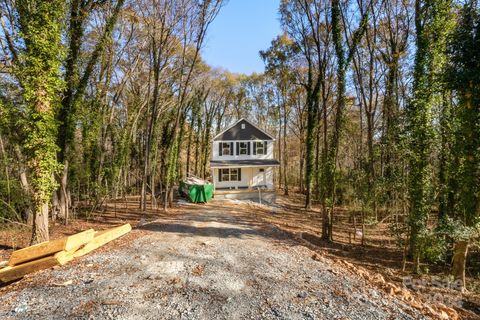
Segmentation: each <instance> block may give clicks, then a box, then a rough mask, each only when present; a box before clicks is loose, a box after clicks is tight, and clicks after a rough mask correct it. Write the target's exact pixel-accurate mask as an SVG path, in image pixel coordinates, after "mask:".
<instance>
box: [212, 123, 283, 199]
mask: <svg viewBox="0 0 480 320" xmlns="http://www.w3.org/2000/svg"><path fill="white" fill-rule="evenodd" d="M274 141H275V138H274V137H273V136H272V135H270V134H268V133H267V132H265V131H263V130H261V129H260V128H258V127H257V126H255V125H253V124H252V123H251V122H250V121H248V120H246V119H240V120H239V121H237V122H236V123H234V124H233V125H232V126H230V127H228V128H227V129H226V130H224V131H222V132H221V133H219V134H218V135H217V136H215V137H214V138H213V146H212V159H211V160H210V169H211V171H212V178H213V179H212V180H213V184H214V188H215V193H214V194H215V195H214V197H215V198H233V199H251V200H257V199H258V197H259V194H260V195H261V198H262V199H264V200H265V201H269V202H271V201H274V199H275V196H274V193H275V185H274V179H273V176H274V168H275V167H278V166H279V165H280V163H279V162H278V161H277V160H275V159H274V158H273V147H274V145H273V144H274ZM259 189H260V190H259ZM269 195H270V196H269ZM272 196H273V197H272Z"/></svg>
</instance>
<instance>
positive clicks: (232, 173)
mask: <svg viewBox="0 0 480 320" xmlns="http://www.w3.org/2000/svg"><path fill="white" fill-rule="evenodd" d="M230 181H238V169H233V168H232V169H230Z"/></svg>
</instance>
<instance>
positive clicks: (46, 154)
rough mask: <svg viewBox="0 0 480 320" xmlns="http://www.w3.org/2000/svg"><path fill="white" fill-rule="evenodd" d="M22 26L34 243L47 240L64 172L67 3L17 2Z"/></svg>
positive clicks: (58, 0)
mask: <svg viewBox="0 0 480 320" xmlns="http://www.w3.org/2000/svg"><path fill="white" fill-rule="evenodd" d="M16 5H17V10H18V26H19V29H20V34H21V36H22V37H23V41H24V43H25V48H24V50H22V52H21V55H20V62H19V65H18V66H17V74H18V78H19V80H20V83H21V85H22V87H23V90H24V91H23V98H24V100H25V104H26V107H27V109H28V113H27V114H28V121H29V123H28V125H27V124H26V128H25V129H26V133H27V135H26V138H25V141H24V146H25V149H26V151H27V157H28V159H27V164H28V167H29V169H30V172H31V179H30V182H31V187H32V194H33V201H34V219H33V232H32V239H31V242H32V244H34V243H38V242H42V241H47V240H48V239H49V233H48V212H49V203H50V199H51V196H52V192H53V191H54V190H55V188H56V186H57V184H56V182H55V179H54V174H55V173H56V172H57V171H58V169H59V164H58V162H57V159H56V154H57V151H58V147H57V145H56V138H57V122H56V120H55V113H56V110H57V108H58V106H59V102H60V101H59V92H60V90H61V88H62V86H63V81H62V80H61V77H60V66H61V61H62V60H61V58H62V46H61V43H60V37H61V22H62V19H63V17H64V14H65V12H64V11H65V2H64V1H62V0H52V1H41V0H39V1H31V0H18V1H17V2H16Z"/></svg>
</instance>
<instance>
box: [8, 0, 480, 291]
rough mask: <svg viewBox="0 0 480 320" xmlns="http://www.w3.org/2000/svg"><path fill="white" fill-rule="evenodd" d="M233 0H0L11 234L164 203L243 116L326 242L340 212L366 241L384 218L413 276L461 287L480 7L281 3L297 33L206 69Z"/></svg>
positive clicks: (471, 210) (475, 218)
mask: <svg viewBox="0 0 480 320" xmlns="http://www.w3.org/2000/svg"><path fill="white" fill-rule="evenodd" d="M222 4H223V2H222V1H221V0H216V1H197V0H185V1H153V0H141V1H123V0H111V1H79V0H70V1H57V0H52V1H33V0H16V1H13V0H3V1H0V15H1V16H0V18H1V20H2V24H1V26H0V27H1V28H0V44H1V46H0V69H1V71H2V76H1V77H0V220H1V221H0V223H1V224H2V225H7V224H9V223H21V224H26V225H28V226H29V227H31V228H32V230H33V232H32V242H39V241H44V240H46V239H48V236H49V235H48V227H49V221H50V222H55V221H60V222H62V223H64V224H68V223H69V219H70V215H71V214H70V212H71V211H73V210H78V211H82V210H84V211H85V212H95V210H96V209H98V208H99V207H101V206H102V204H103V203H104V202H105V201H106V200H110V199H121V198H125V197H126V196H128V195H134V196H139V197H138V198H139V203H138V206H139V208H140V210H139V212H142V213H144V212H147V211H148V210H159V209H160V208H163V209H164V210H168V209H169V207H171V206H172V200H173V196H174V190H176V187H177V186H178V183H179V181H180V180H181V179H182V178H184V177H186V176H188V175H195V176H198V177H201V178H206V179H209V178H211V177H210V172H209V166H208V160H209V158H210V154H211V145H210V142H211V139H212V138H213V136H215V135H216V134H217V133H219V132H220V131H221V130H222V129H223V128H224V127H226V126H227V125H229V124H230V123H232V122H233V121H235V120H237V119H239V118H242V117H245V118H249V119H250V120H252V121H253V122H255V123H257V124H258V125H259V126H260V127H261V128H262V129H265V130H266V131H268V132H271V133H272V134H274V135H275V137H276V138H277V139H276V141H275V157H276V158H278V159H280V160H281V166H280V168H279V169H278V171H277V172H276V173H275V174H276V179H275V180H276V182H277V185H278V187H279V188H280V189H283V192H284V193H285V194H286V195H288V194H289V195H292V194H295V193H301V194H304V195H305V199H306V200H305V204H304V206H305V209H306V210H310V209H312V208H313V207H315V206H317V208H320V209H321V214H319V216H318V217H315V219H318V221H320V220H321V222H322V233H323V234H322V237H323V239H324V240H325V241H329V242H332V241H337V239H336V238H335V236H334V235H335V234H334V231H335V230H334V229H335V223H336V222H337V221H338V219H337V218H338V216H336V214H338V212H339V211H340V210H339V208H340V207H341V209H342V210H345V211H350V212H352V219H353V224H355V228H358V229H356V230H355V232H357V231H359V230H361V232H360V233H361V236H360V237H361V239H360V240H361V244H362V245H366V244H368V241H369V235H368V234H367V233H366V232H367V231H366V230H367V229H368V228H367V226H371V225H376V224H381V223H387V224H389V226H390V229H391V230H392V235H394V236H395V237H396V239H397V240H398V245H399V247H400V249H401V250H402V251H403V252H404V258H405V264H404V267H405V268H407V267H408V268H409V269H410V271H412V272H417V273H420V272H424V271H426V270H427V269H428V265H427V264H434V263H435V264H439V265H443V267H444V268H445V267H447V266H449V265H450V264H451V261H452V259H453V265H452V273H453V275H454V277H455V278H456V279H460V280H461V281H462V283H463V284H465V271H466V268H468V265H469V264H468V263H469V258H468V257H469V256H468V254H469V250H470V248H474V245H475V244H478V241H479V239H480V53H479V52H480V51H479V50H478V48H479V47H480V6H479V4H478V1H476V0H468V1H466V2H458V1H453V0H438V1H433V0H429V1H403V0H391V1H367V0H361V1H336V0H331V1H329V0H282V1H281V5H280V8H279V14H280V21H281V24H282V30H283V33H282V34H281V35H278V36H277V37H275V38H274V39H273V40H272V42H271V45H270V47H269V48H263V49H264V50H262V51H261V52H260V55H261V57H262V59H263V60H264V62H265V72H264V73H261V74H251V75H243V74H232V73H230V72H228V71H225V70H218V69H214V68H212V67H210V66H208V65H207V64H206V63H205V62H204V61H203V60H202V56H201V48H202V46H203V45H204V43H205V38H206V36H207V34H208V30H209V26H210V24H211V22H212V21H213V20H214V19H215V17H216V16H217V14H218V12H219V11H220V10H221V7H222ZM355 212H359V213H360V214H359V217H357V216H356V215H355ZM407 260H408V261H409V262H411V264H408V263H407ZM470 262H471V261H470ZM410 266H411V267H410Z"/></svg>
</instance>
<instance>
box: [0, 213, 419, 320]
mask: <svg viewBox="0 0 480 320" xmlns="http://www.w3.org/2000/svg"><path fill="white" fill-rule="evenodd" d="M227 211H228V209H226V208H222V206H209V205H205V206H198V210H197V211H196V212H194V213H189V214H186V215H182V216H179V217H176V218H174V219H171V220H159V221H155V222H153V223H149V224H146V225H144V226H142V227H141V229H136V230H133V231H132V233H133V236H134V239H133V240H132V241H130V242H128V243H127V244H126V245H123V246H121V247H117V248H115V247H116V246H115V243H113V244H109V245H108V246H110V247H111V248H110V249H109V250H107V251H103V252H97V253H93V254H91V255H89V256H87V257H84V258H82V259H81V260H80V261H79V262H76V263H73V264H71V265H67V266H65V267H61V268H57V269H53V270H49V271H45V272H41V273H39V274H38V275H36V276H35V278H34V279H33V280H32V282H31V283H30V284H29V286H28V287H27V286H24V287H23V288H20V289H18V290H15V291H10V292H7V293H5V294H4V295H3V297H1V298H0V299H1V300H2V303H1V304H0V318H1V319H58V318H77V319H139V318H142V319H159V318H161V319H361V320H368V319H423V318H424V317H423V316H422V315H421V314H419V313H418V312H417V311H416V310H414V309H412V308H411V307H409V306H408V305H406V304H404V303H403V302H401V301H399V300H396V299H395V298H393V297H391V296H389V295H387V294H386V293H384V292H383V291H379V290H376V289H374V288H373V287H370V286H368V284H367V283H365V282H364V281H363V280H362V279H360V278H356V277H353V276H351V275H350V274H349V273H347V272H345V270H342V269H340V267H338V266H335V265H333V263H332V262H331V261H329V260H328V259H320V261H318V260H319V259H312V255H313V252H312V251H310V250H309V249H307V248H305V247H303V246H302V245H300V244H299V243H297V242H295V241H293V240H291V239H289V238H288V237H287V235H286V234H284V233H283V232H281V231H280V230H278V229H276V228H275V227H273V226H271V225H265V224H262V223H260V222H258V221H254V220H251V219H250V218H247V217H248V215H238V214H232V213H231V212H227Z"/></svg>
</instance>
